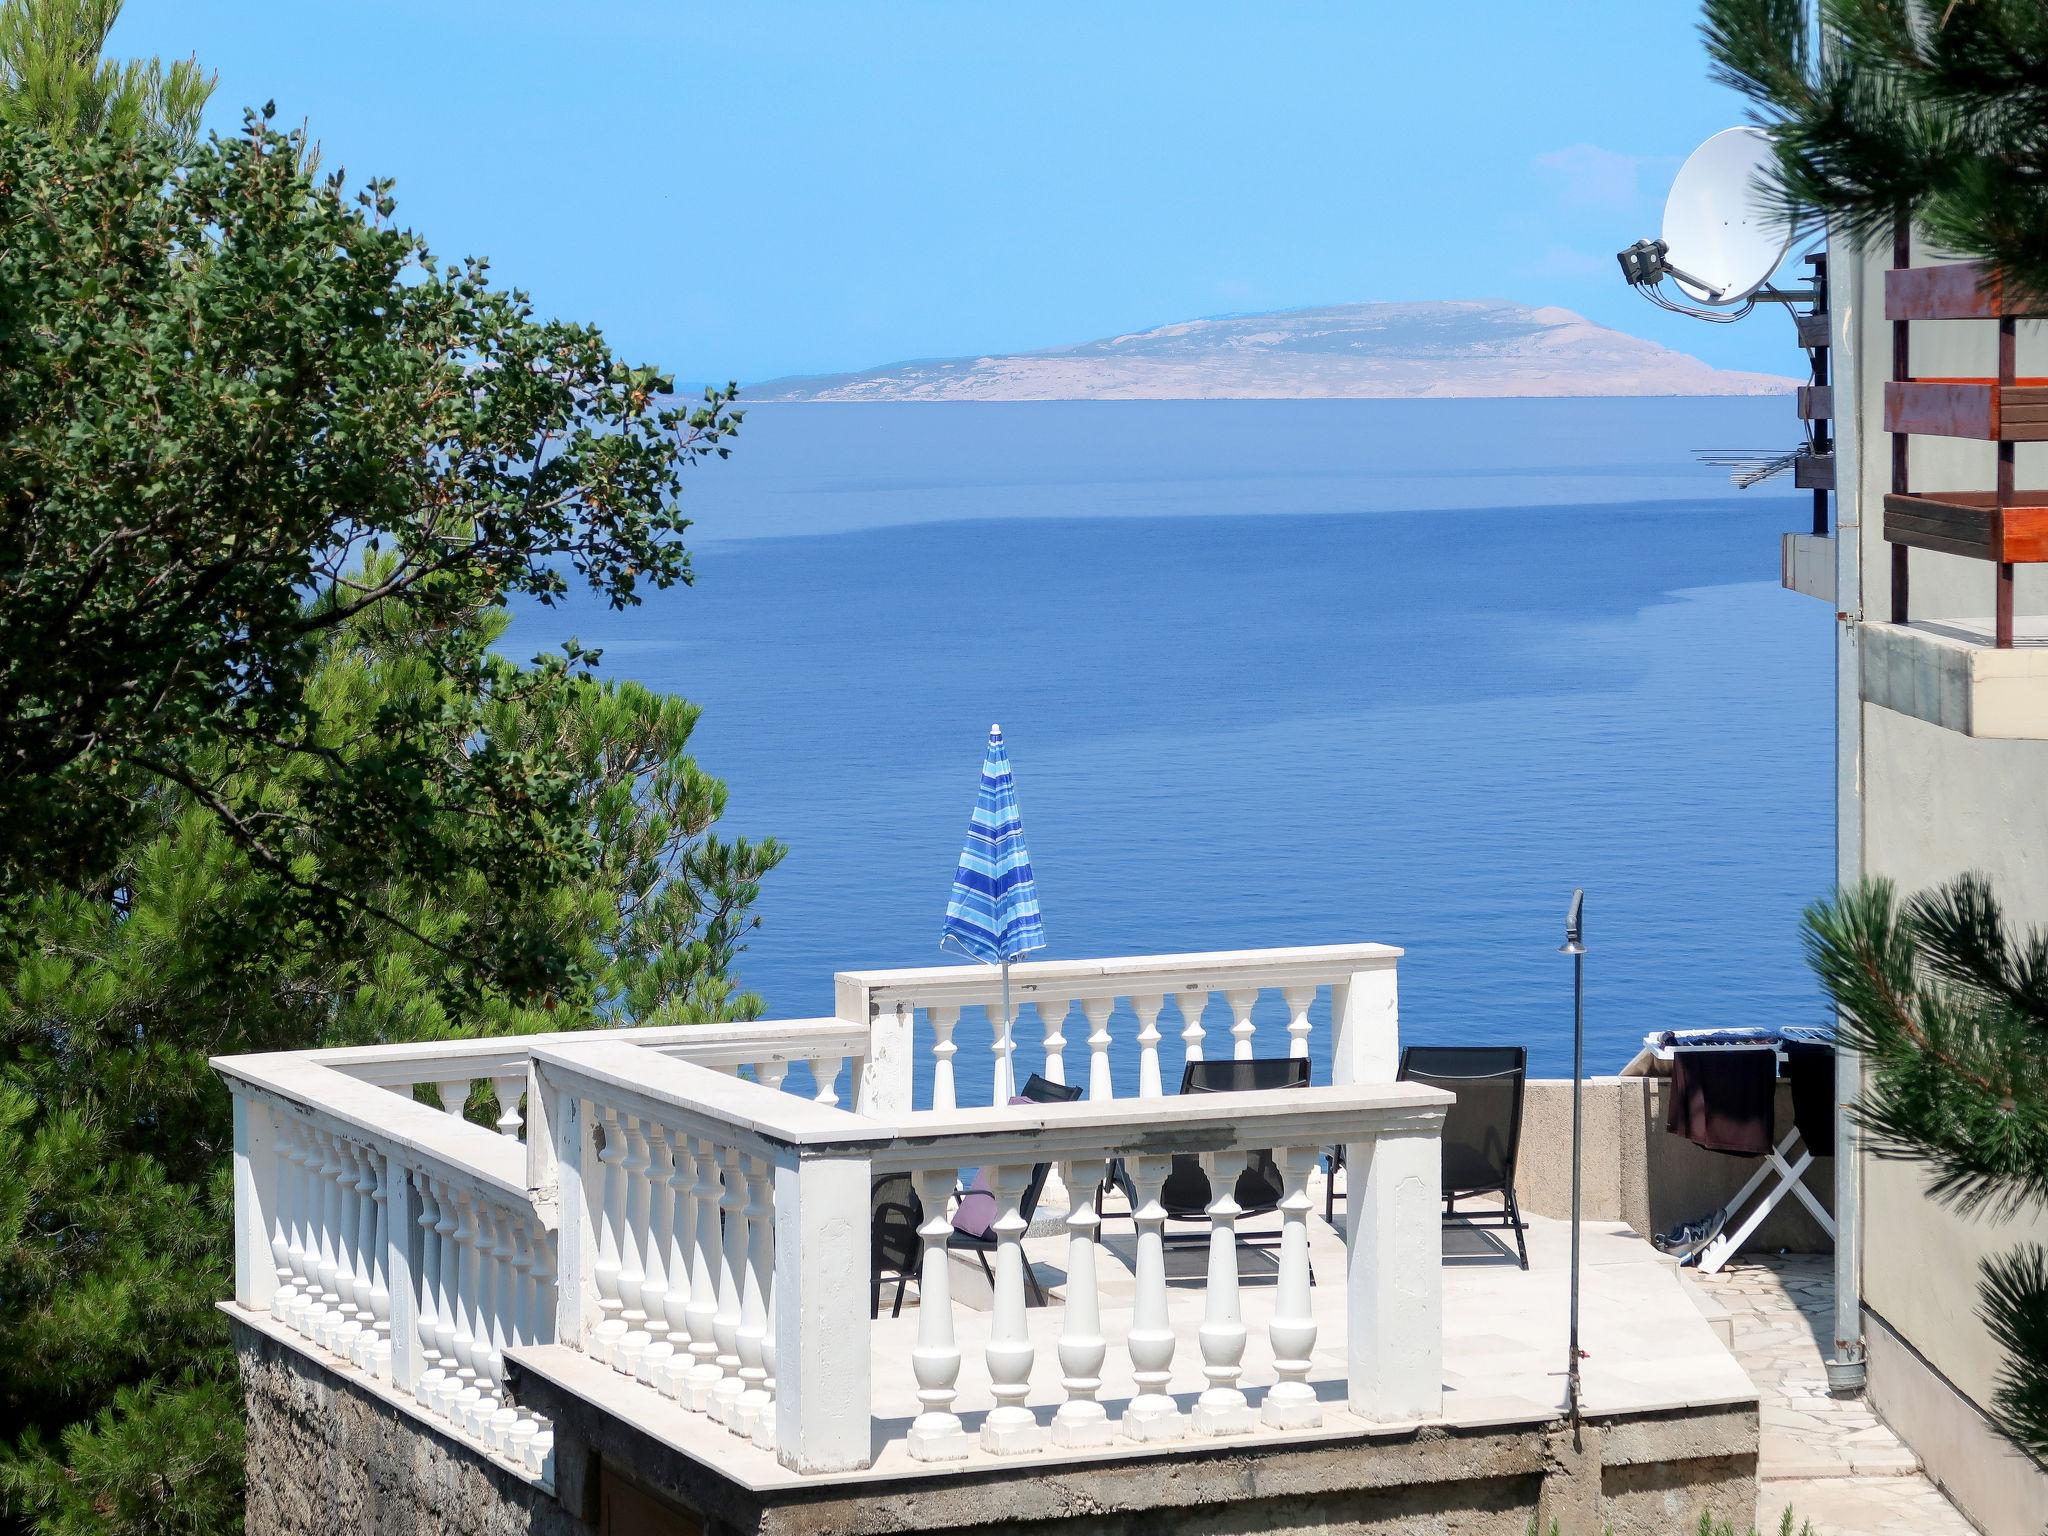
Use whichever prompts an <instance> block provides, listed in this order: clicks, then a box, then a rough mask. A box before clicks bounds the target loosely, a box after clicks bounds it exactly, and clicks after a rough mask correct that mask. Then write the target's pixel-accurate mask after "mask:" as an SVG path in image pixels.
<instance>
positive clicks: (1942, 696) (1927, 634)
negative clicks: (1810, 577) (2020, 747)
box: [1860, 617, 2048, 741]
mask: <svg viewBox="0 0 2048 1536" xmlns="http://www.w3.org/2000/svg"><path fill="white" fill-rule="evenodd" d="M1860 654H1861V657H1862V676H1861V679H1860V691H1861V695H1862V698H1863V701H1864V702H1865V703H1866V704H1877V705H1881V706H1882V707H1883V708H1885V709H1890V710H1896V711H1897V712H1898V713H1900V714H1902V715H1911V716H1912V717H1913V718H1914V719H1916V720H1925V721H1926V722H1928V723H1929V724H1930V725H1938V726H1941V727H1943V728H1944V729H1946V730H1951V731H1960V732H1961V733H1962V734H1963V735H1965V736H1979V737H1987V738H1994V739H1999V740H2008V741H2048V618H2042V617H2021V618H2017V619H2015V620H2014V621H2013V639H2012V644H2011V645H2009V646H2001V645H1999V644H1997V639H1996V627H1995V624H1994V621H1993V620H1992V619H1991V618H1989V617H1984V618H1981V619H1915V620H1913V621H1912V622H1911V623H1907V624H1879V623H1874V622H1869V621H1866V622H1865V623H1864V624H1863V625H1861V626H1860Z"/></svg>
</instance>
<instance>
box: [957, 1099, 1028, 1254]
mask: <svg viewBox="0 0 2048 1536" xmlns="http://www.w3.org/2000/svg"><path fill="white" fill-rule="evenodd" d="M1010 1102H1011V1103H1012V1104H1030V1103H1033V1102H1034V1101H1033V1100H1031V1099H1027V1098H1025V1097H1024V1095H1023V1094H1021V1093H1015V1094H1012V1095H1010ZM999 1214H1001V1213H1000V1212H998V1211H997V1210H996V1196H995V1191H994V1190H992V1189H990V1188H989V1187H988V1171H987V1170H986V1169H982V1168H977V1169H975V1170H974V1182H973V1183H972V1184H970V1185H968V1186H967V1193H966V1194H964V1195H962V1196H961V1197H960V1203H959V1205H957V1206H956V1207H954V1209H953V1230H954V1231H955V1232H958V1233H959V1234H960V1235H961V1236H962V1237H971V1238H974V1239H975V1240H976V1241H977V1242H983V1243H992V1242H994V1241H995V1240H996V1217H997V1216H998V1215H999Z"/></svg>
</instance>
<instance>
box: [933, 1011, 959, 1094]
mask: <svg viewBox="0 0 2048 1536" xmlns="http://www.w3.org/2000/svg"><path fill="white" fill-rule="evenodd" d="M925 1017H926V1018H928V1019H930V1020H931V1021H932V1108H933V1109H954V1108H956V1107H958V1102H959V1101H958V1099H957V1097H956V1095H955V1090H954V1086H953V1057H954V1056H955V1055H956V1054H957V1053H958V1052H959V1050H960V1047H959V1046H957V1045H955V1044H954V1043H953V1029H954V1027H955V1026H956V1025H958V1024H959V1022H960V1010H959V1009H958V1008H954V1007H940V1008H927V1009H926V1010H925Z"/></svg>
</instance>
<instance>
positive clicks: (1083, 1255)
mask: <svg viewBox="0 0 2048 1536" xmlns="http://www.w3.org/2000/svg"><path fill="white" fill-rule="evenodd" d="M1089 1017H1090V1020H1091V1021H1092V1020H1093V1018H1094V1014H1093V1013H1092V1012H1091V1013H1090V1015H1089ZM1060 1179H1061V1182H1062V1183H1064V1184H1065V1185H1066V1188H1067V1201H1068V1210H1067V1295H1066V1306H1065V1308H1064V1309H1063V1315H1062V1317H1061V1319H1060V1342H1059V1357H1060V1372H1061V1375H1060V1386H1061V1387H1062V1389H1064V1391H1065V1392H1066V1394H1067V1400H1066V1401H1065V1402H1063V1403H1061V1404H1060V1407H1059V1411H1058V1412H1057V1413H1055V1414H1054V1415H1053V1416H1052V1439H1053V1444H1055V1445H1058V1446H1063V1447H1065V1448H1067V1449H1069V1450H1080V1449H1086V1448H1089V1447H1093V1446H1102V1445H1108V1444H1109V1443H1110V1442H1111V1441H1113V1440H1115V1439H1116V1426H1115V1425H1113V1424H1111V1423H1110V1421H1109V1414H1108V1412H1107V1411H1106V1410H1105V1409H1104V1408H1103V1406H1102V1404H1101V1403H1099V1402H1097V1401H1096V1394H1097V1393H1098V1392H1100V1391H1101V1390H1102V1362H1103V1361H1104V1360H1105V1359H1106V1358H1107V1357H1108V1354H1109V1345H1108V1343H1107V1341H1105V1340H1104V1338H1103V1336H1102V1304H1101V1299H1100V1296H1099V1294H1098V1292H1097V1289H1096V1283H1095V1235H1096V1229H1097V1227H1098V1226H1099V1225H1100V1224H1101V1219H1100V1218H1099V1217H1097V1216H1096V1214H1095V1187H1096V1186H1097V1185H1098V1184H1099V1183H1101V1181H1102V1160H1101V1159H1100V1158H1090V1159H1087V1160H1085V1161H1080V1162H1069V1163H1065V1164H1063V1165H1062V1166H1061V1169H1060Z"/></svg>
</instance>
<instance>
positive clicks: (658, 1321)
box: [634, 1120, 680, 1388]
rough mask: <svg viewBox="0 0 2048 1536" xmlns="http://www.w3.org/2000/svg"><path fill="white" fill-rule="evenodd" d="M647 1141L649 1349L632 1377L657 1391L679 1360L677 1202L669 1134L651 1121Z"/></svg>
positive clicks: (644, 1290) (643, 1291)
mask: <svg viewBox="0 0 2048 1536" xmlns="http://www.w3.org/2000/svg"><path fill="white" fill-rule="evenodd" d="M645 1133H646V1137H647V1173H646V1183H647V1226H646V1228H645V1231H646V1239H645V1242H646V1252H645V1255H644V1257H643V1258H642V1260H641V1267H642V1268H643V1269H644V1270H645V1271H646V1273H647V1278H646V1279H645V1280H644V1281H643V1282H642V1284H641V1287H640V1305H641V1308H642V1309H643V1310H644V1311H645V1312H646V1313H647V1324H646V1327H647V1340H648V1342H647V1347H646V1348H645V1349H643V1350H641V1351H640V1360H639V1365H638V1368H637V1369H636V1370H635V1371H634V1375H636V1376H637V1377H639V1379H640V1380H642V1381H644V1382H646V1383H647V1384H648V1385H649V1386H651V1387H655V1388H659V1387H660V1386H661V1384H662V1382H663V1381H665V1380H666V1379H667V1377H668V1363H669V1360H670V1359H671V1358H672V1357H673V1356H674V1354H675V1344H674V1343H673V1342H672V1340H671V1337H670V1333H671V1326H672V1325H671V1324H670V1321H669V1315H668V1309H669V1300H670V1298H671V1297H672V1296H674V1295H675V1292H674V1291H673V1290H672V1289H671V1288H670V1282H669V1267H668V1266H669V1252H670V1248H671V1246H672V1245H673V1243H674V1240H675V1234H674V1220H675V1197H674V1195H673V1193H672V1192H671V1191H670V1189H669V1182H670V1180H671V1179H672V1178H673V1177H674V1174H675V1153H674V1150H673V1149H672V1147H671V1146H670V1143H669V1134H668V1131H667V1130H666V1129H664V1128H663V1127H662V1126H660V1125H658V1124H656V1123H655V1122H654V1121H652V1120H649V1121H647V1122H646V1125H645ZM678 1300H680V1298H678Z"/></svg>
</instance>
